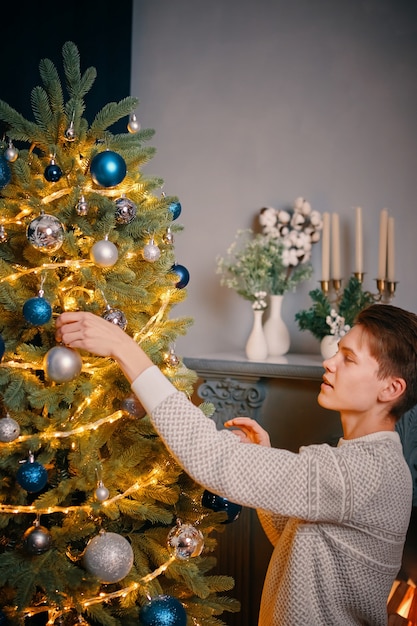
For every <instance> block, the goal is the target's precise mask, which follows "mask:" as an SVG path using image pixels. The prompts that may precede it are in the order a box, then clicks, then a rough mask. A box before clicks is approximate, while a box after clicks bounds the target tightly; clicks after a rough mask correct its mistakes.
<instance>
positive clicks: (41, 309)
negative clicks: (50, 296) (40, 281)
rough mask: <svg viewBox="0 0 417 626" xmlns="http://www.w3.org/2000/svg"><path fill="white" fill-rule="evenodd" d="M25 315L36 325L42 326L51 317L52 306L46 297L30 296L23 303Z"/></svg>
mask: <svg viewBox="0 0 417 626" xmlns="http://www.w3.org/2000/svg"><path fill="white" fill-rule="evenodd" d="M23 317H24V318H25V320H26V321H27V322H29V323H30V324H33V325H34V326H42V324H46V323H47V322H49V320H50V319H51V317H52V307H51V305H50V304H49V302H48V301H47V300H45V298H40V297H36V298H30V299H29V300H26V302H25V304H24V305H23Z"/></svg>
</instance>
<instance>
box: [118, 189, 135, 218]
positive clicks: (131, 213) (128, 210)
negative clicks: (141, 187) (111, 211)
mask: <svg viewBox="0 0 417 626" xmlns="http://www.w3.org/2000/svg"><path fill="white" fill-rule="evenodd" d="M115 217H116V222H117V223H118V224H130V223H131V222H132V221H133V220H134V219H135V217H136V204H135V203H134V202H132V200H129V198H126V197H125V196H122V197H121V198H118V199H117V200H116V213H115Z"/></svg>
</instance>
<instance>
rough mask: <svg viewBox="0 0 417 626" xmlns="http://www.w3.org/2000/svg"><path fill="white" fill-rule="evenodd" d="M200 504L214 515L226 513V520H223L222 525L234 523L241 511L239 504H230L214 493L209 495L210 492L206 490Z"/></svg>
mask: <svg viewBox="0 0 417 626" xmlns="http://www.w3.org/2000/svg"><path fill="white" fill-rule="evenodd" d="M201 504H202V505H203V506H205V507H206V508H207V509H211V510H212V511H215V512H216V513H219V512H224V513H227V520H225V521H224V522H223V524H230V522H234V521H236V520H237V518H238V517H239V515H240V512H241V510H242V507H241V505H240V504H234V502H230V501H229V500H226V498H222V497H221V496H218V495H217V494H215V493H211V491H208V490H207V489H206V490H205V491H204V493H203V497H202V499H201Z"/></svg>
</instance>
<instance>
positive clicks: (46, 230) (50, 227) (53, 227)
mask: <svg viewBox="0 0 417 626" xmlns="http://www.w3.org/2000/svg"><path fill="white" fill-rule="evenodd" d="M26 237H27V239H28V241H29V243H30V244H32V246H33V247H34V248H36V249H37V250H40V251H41V252H46V253H47V254H53V253H54V252H56V251H57V250H59V249H60V247H61V246H62V244H63V241H64V227H63V226H62V224H61V222H60V221H59V220H58V219H57V218H56V217H54V216H53V215H48V214H47V213H42V215H39V217H35V219H34V220H32V221H31V222H30V224H29V226H28V227H27V230H26Z"/></svg>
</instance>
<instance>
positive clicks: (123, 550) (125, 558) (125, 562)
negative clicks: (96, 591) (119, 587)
mask: <svg viewBox="0 0 417 626" xmlns="http://www.w3.org/2000/svg"><path fill="white" fill-rule="evenodd" d="M83 564H84V567H85V569H86V570H87V571H88V572H89V573H90V574H92V575H93V576H96V577H97V578H98V579H99V580H101V581H102V582H103V583H117V582H118V581H119V580H122V578H125V576H127V575H128V573H129V572H130V570H131V569H132V565H133V550H132V546H131V545H130V543H129V542H128V540H127V539H125V538H124V537H122V536H121V535H118V534H117V533H110V532H108V533H107V532H102V533H100V534H99V535H97V536H96V537H93V539H91V540H90V541H89V543H88V545H87V547H86V549H85V552H84V558H83Z"/></svg>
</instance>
